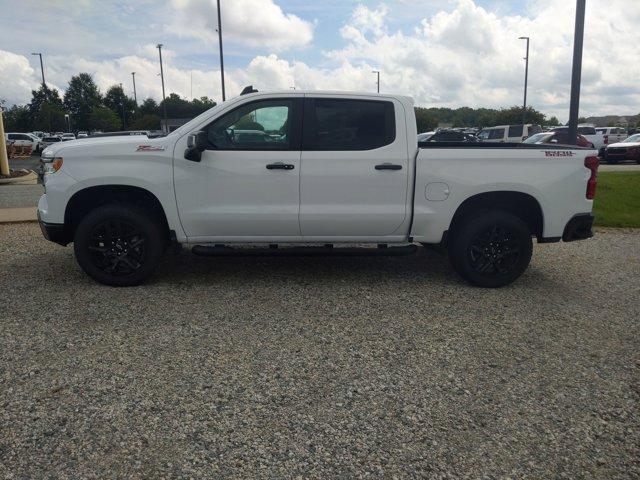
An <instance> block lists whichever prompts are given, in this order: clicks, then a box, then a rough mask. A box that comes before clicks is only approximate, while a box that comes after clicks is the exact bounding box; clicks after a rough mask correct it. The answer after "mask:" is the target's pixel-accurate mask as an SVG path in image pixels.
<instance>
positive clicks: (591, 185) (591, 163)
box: [584, 157, 600, 200]
mask: <svg viewBox="0 0 640 480" xmlns="http://www.w3.org/2000/svg"><path fill="white" fill-rule="evenodd" d="M599 164H600V160H598V157H587V158H585V159H584V166H585V167H587V168H588V169H589V171H590V172H591V176H590V177H589V180H587V199H588V200H593V198H594V197H595V196H596V175H597V173H598V165H599Z"/></svg>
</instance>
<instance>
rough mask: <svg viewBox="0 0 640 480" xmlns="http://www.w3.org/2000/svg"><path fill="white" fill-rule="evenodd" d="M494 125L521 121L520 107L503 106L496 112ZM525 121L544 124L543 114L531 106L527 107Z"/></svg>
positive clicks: (514, 123)
mask: <svg viewBox="0 0 640 480" xmlns="http://www.w3.org/2000/svg"><path fill="white" fill-rule="evenodd" d="M495 121H496V125H518V124H521V123H522V107H511V108H506V109H505V108H503V109H501V110H499V111H498V112H497V114H496V119H495ZM525 123H533V124H536V125H544V123H545V116H544V114H543V113H541V112H539V111H537V110H536V109H534V108H533V107H527V111H526V116H525Z"/></svg>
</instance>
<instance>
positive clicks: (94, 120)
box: [86, 105, 121, 132]
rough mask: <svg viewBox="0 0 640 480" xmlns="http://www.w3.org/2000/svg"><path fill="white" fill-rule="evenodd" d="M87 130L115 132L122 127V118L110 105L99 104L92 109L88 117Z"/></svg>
mask: <svg viewBox="0 0 640 480" xmlns="http://www.w3.org/2000/svg"><path fill="white" fill-rule="evenodd" d="M87 119H88V120H87V124H88V126H87V127H86V129H87V130H100V131H102V132H114V131H116V130H119V129H120V126H121V120H120V118H118V115H116V113H115V112H114V111H113V110H111V109H110V108H109V107H105V106H102V105H98V106H96V107H93V108H92V109H91V112H89V115H88V117H87Z"/></svg>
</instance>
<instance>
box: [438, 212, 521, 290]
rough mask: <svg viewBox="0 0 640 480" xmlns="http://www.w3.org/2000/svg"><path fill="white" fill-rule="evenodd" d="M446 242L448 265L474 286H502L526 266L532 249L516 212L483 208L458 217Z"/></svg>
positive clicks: (516, 276) (513, 278)
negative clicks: (449, 262)
mask: <svg viewBox="0 0 640 480" xmlns="http://www.w3.org/2000/svg"><path fill="white" fill-rule="evenodd" d="M459 225H460V226H459V227H457V228H456V229H455V231H454V234H453V238H452V239H451V242H450V244H449V256H450V260H451V264H452V265H453V268H454V269H455V271H456V272H458V274H459V275H460V276H461V277H462V278H464V279H465V280H467V281H468V282H469V283H471V284H473V285H477V286H480V287H490V288H495V287H502V286H504V285H508V284H509V283H511V282H513V281H514V280H516V279H517V278H518V277H519V276H520V275H522V273H523V272H524V271H525V270H526V269H527V267H528V265H529V262H530V261H531V254H532V252H533V242H532V240H531V231H530V230H529V227H528V226H527V224H526V223H525V222H523V221H522V220H521V219H520V218H518V217H516V216H515V215H513V214H511V213H508V212H504V211H501V210H484V211H481V212H476V213H475V214H471V215H470V216H468V217H466V218H465V219H462V220H460V222H459Z"/></svg>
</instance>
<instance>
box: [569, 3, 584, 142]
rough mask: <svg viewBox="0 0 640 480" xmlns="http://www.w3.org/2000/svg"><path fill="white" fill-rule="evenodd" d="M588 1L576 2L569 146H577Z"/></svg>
mask: <svg viewBox="0 0 640 480" xmlns="http://www.w3.org/2000/svg"><path fill="white" fill-rule="evenodd" d="M585 7H586V0H577V1H576V27H575V32H574V35H573V68H572V70H571V103H570V105H569V145H576V142H577V139H578V138H577V137H578V111H579V109H580V79H581V77H582V42H583V40H584V11H585Z"/></svg>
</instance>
